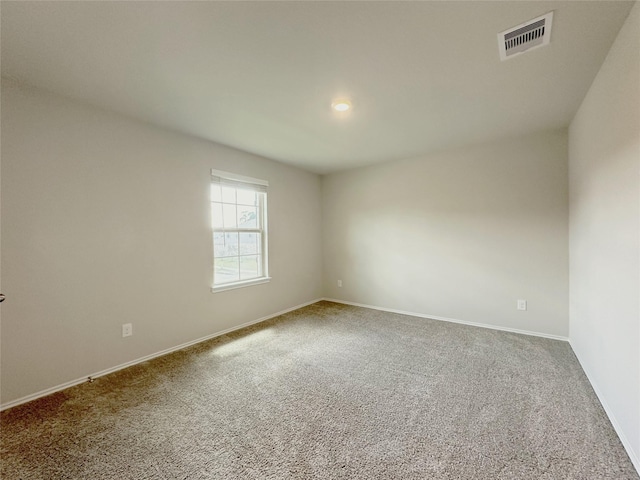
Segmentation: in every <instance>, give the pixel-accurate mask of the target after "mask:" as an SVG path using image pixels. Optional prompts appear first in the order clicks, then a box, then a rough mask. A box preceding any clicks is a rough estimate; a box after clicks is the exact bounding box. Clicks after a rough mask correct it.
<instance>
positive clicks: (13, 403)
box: [0, 298, 322, 411]
mask: <svg viewBox="0 0 640 480" xmlns="http://www.w3.org/2000/svg"><path fill="white" fill-rule="evenodd" d="M320 300H322V299H321V298H317V299H315V300H312V301H310V302H306V303H303V304H300V305H296V306H295V307H291V308H287V309H286V310H282V311H280V312H276V313H273V314H271V315H267V316H265V317H262V318H258V319H257V320H252V321H250V322H246V323H243V324H241V325H237V326H235V327H231V328H227V329H226V330H222V331H220V332H216V333H213V334H211V335H207V336H205V337H201V338H198V339H196V340H192V341H190V342H186V343H181V344H180V345H176V346H175V347H171V348H167V349H165V350H162V351H160V352H156V353H152V354H151V355H146V356H144V357H140V358H137V359H135V360H132V361H130V362H126V363H122V364H120V365H117V366H115V367H112V368H107V369H106V370H101V371H99V372H95V373H88V374H87V375H85V376H83V377H81V378H77V379H75V380H71V381H69V382H65V383H62V384H60V385H56V386H55V387H51V388H47V389H45V390H41V391H39V392H36V393H33V394H31V395H27V396H24V397H21V398H18V399H17V400H13V401H11V402H7V403H4V404H2V405H0V411H2V410H6V409H8V408H12V407H17V406H18V405H22V404H23V403H27V402H31V401H32V400H36V399H38V398H42V397H46V396H47V395H51V394H52V393H56V392H59V391H61V390H65V389H67V388H69V387H73V386H75V385H79V384H81V383H84V382H86V381H87V380H88V379H89V378H98V377H102V376H104V375H108V374H110V373H113V372H117V371H118V370H122V369H124V368H127V367H132V366H133V365H137V364H138V363H142V362H146V361H147V360H152V359H154V358H157V357H161V356H163V355H167V354H169V353H172V352H175V351H177V350H182V349H183V348H186V347H190V346H191V345H195V344H196V343H201V342H205V341H207V340H211V339H212V338H216V337H220V336H221V335H226V334H227V333H231V332H234V331H236V330H240V329H242V328H245V327H248V326H250V325H255V324H256V323H260V322H264V321H266V320H269V319H271V318H274V317H278V316H280V315H284V314H285V313H289V312H292V311H294V310H298V309H300V308H303V307H306V306H308V305H311V304H314V303H317V302H319V301H320Z"/></svg>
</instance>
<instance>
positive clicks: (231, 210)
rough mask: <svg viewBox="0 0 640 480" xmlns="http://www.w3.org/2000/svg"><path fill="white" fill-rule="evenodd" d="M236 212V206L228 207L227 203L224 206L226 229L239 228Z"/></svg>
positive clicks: (223, 214) (223, 215) (223, 213)
mask: <svg viewBox="0 0 640 480" xmlns="http://www.w3.org/2000/svg"><path fill="white" fill-rule="evenodd" d="M236 210H237V208H236V206H235V205H227V204H226V203H224V204H222V218H223V222H224V228H236V227H237V226H238V223H237V215H236Z"/></svg>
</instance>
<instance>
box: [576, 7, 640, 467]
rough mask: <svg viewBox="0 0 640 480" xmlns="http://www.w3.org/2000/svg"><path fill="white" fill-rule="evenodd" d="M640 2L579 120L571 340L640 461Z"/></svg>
mask: <svg viewBox="0 0 640 480" xmlns="http://www.w3.org/2000/svg"><path fill="white" fill-rule="evenodd" d="M639 45H640V5H638V4H636V5H635V6H634V8H633V9H632V11H631V13H630V15H629V17H628V19H627V21H626V23H625V24H624V26H623V27H622V29H621V31H620V33H619V35H618V38H617V39H616V41H615V43H614V44H613V47H612V48H611V51H610V52H609V55H608V56H607V59H606V60H605V62H604V63H603V65H602V67H601V69H600V72H599V73H598V75H597V77H596V79H595V81H594V82H593V84H592V86H591V89H590V90H589V93H588V94H587V96H586V97H585V99H584V101H583V103H582V105H581V107H580V109H579V111H578V113H577V114H576V116H575V118H574V119H573V122H572V123H571V127H570V130H569V165H570V274H571V287H570V341H571V345H572V347H573V349H574V351H575V352H576V354H577V356H578V358H579V359H580V362H581V363H582V366H583V368H584V369H585V371H586V372H587V374H588V375H589V378H590V380H591V383H592V384H593V386H594V388H595V389H596V391H597V392H598V395H599V396H600V399H601V401H602V403H603V405H604V406H605V408H606V409H607V413H608V414H609V417H610V418H611V420H612V422H613V424H614V426H615V427H616V429H617V430H618V433H619V435H620V437H621V439H622V440H623V442H624V443H625V446H626V447H627V451H629V452H630V454H631V456H632V460H633V461H634V463H635V466H636V468H637V469H638V470H639V471H640V303H639V302H640V177H639V173H640V49H639V48H638V47H639Z"/></svg>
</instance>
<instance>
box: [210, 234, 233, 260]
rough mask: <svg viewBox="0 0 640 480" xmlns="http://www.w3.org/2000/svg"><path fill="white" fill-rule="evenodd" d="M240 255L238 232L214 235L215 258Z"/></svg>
mask: <svg viewBox="0 0 640 480" xmlns="http://www.w3.org/2000/svg"><path fill="white" fill-rule="evenodd" d="M237 255H238V234H237V233H236V232H230V233H229V232H228V233H220V232H218V233H214V234H213V256H214V257H215V258H220V257H231V256H237Z"/></svg>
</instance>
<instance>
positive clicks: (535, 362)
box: [0, 302, 638, 480]
mask: <svg viewBox="0 0 640 480" xmlns="http://www.w3.org/2000/svg"><path fill="white" fill-rule="evenodd" d="M0 420H1V427H2V439H1V452H0V453H1V454H2V457H1V462H2V468H1V475H2V478H3V479H7V480H9V479H11V480H13V479H25V480H26V479H47V480H49V479H225V478H232V479H233V478H241V479H244V478H246V479H287V478H291V479H298V478H300V479H304V478H318V479H342V478H363V479H402V480H406V479H509V480H513V479H581V480H584V479H599V480H600V479H616V480H623V479H638V476H637V474H636V473H635V471H634V469H633V466H632V465H631V463H630V461H629V459H628V457H627V455H626V453H625V451H624V449H623V448H622V446H621V444H620V441H619V440H618V438H617V436H616V434H615V432H614V430H613V428H612V427H611V424H610V423H609V421H608V420H607V418H606V416H605V414H604V412H603V410H602V408H601V406H600V404H599V403H598V400H597V399H596V397H595V395H594V393H593V390H592V389H591V387H590V385H589V383H588V382H587V380H586V378H585V376H584V374H583V372H582V370H581V368H580V366H579V365H578V362H577V361H576V358H575V357H574V355H573V353H572V352H571V349H570V347H569V345H568V344H567V343H565V342H560V341H554V340H548V339H542V338H537V337H530V336H523V335H517V334H511V333H506V332H498V331H493V330H487V329H481V328H475V327H469V326H464V325H457V324H451V323H445V322H438V321H432V320H425V319H420V318H413V317H407V316H402V315H395V314H389V313H382V312H378V311H373V310H367V309H363V308H356V307H349V306H344V305H338V304H334V303H329V302H320V303H317V304H315V305H312V306H310V307H306V308H303V309H301V310H298V311H295V312H292V313H289V314H287V315H283V316H281V317H278V318H276V319H273V320H271V321H268V322H265V323H263V324H261V325H259V326H255V327H251V328H248V329H245V330H243V331H240V332H236V333H234V334H231V335H226V336H223V337H219V338H217V339H215V340H212V341H208V342H205V343H202V344H199V345H197V346H195V347H191V348H189V349H186V350H183V351H181V352H177V353H174V354H171V355H167V356H165V357H162V358H159V359H156V360H153V361H150V362H147V363H145V364H142V365H139V366H135V367H132V368H129V369H127V370H124V371H121V372H117V373H115V374H112V375H109V376H106V377H102V378H99V379H97V380H96V381H95V382H94V383H91V384H89V383H87V384H83V385H79V386H77V387H74V388H71V389H68V390H66V391H64V392H60V393H57V394H55V395H51V396H49V397H47V398H44V399H41V400H38V401H35V402H32V403H30V404H26V405H23V406H20V407H16V408H13V409H11V410H8V411H5V412H3V413H2V415H1V417H0Z"/></svg>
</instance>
